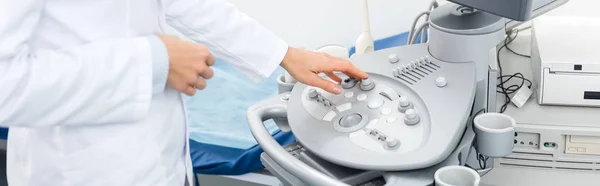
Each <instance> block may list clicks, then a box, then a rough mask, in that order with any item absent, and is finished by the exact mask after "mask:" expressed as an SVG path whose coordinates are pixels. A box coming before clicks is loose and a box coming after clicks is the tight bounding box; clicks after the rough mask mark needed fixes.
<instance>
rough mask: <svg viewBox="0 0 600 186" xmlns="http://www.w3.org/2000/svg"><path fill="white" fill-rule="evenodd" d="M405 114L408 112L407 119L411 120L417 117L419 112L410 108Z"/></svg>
mask: <svg viewBox="0 0 600 186" xmlns="http://www.w3.org/2000/svg"><path fill="white" fill-rule="evenodd" d="M404 114H406V119H409V120H412V119H415V118H417V112H415V110H414V109H408V110H406V112H405V113H404Z"/></svg>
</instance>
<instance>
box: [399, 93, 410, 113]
mask: <svg viewBox="0 0 600 186" xmlns="http://www.w3.org/2000/svg"><path fill="white" fill-rule="evenodd" d="M398 101H399V103H398V111H400V112H405V111H406V110H408V109H410V108H412V104H411V103H410V101H408V98H407V97H406V96H400V98H399V99H398Z"/></svg>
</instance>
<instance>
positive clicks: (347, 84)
mask: <svg viewBox="0 0 600 186" xmlns="http://www.w3.org/2000/svg"><path fill="white" fill-rule="evenodd" d="M354 85H356V80H355V79H352V78H348V79H344V81H342V88H344V89H350V88H352V87H354Z"/></svg>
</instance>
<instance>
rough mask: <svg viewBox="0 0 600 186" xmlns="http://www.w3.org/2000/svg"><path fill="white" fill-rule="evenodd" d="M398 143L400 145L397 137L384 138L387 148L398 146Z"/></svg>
mask: <svg viewBox="0 0 600 186" xmlns="http://www.w3.org/2000/svg"><path fill="white" fill-rule="evenodd" d="M398 145H400V141H398V140H397V139H392V138H388V139H386V140H385V146H387V147H388V148H395V147H398Z"/></svg>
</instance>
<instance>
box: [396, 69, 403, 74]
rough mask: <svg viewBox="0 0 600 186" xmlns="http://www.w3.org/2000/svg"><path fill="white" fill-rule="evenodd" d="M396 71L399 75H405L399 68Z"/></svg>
mask: <svg viewBox="0 0 600 186" xmlns="http://www.w3.org/2000/svg"><path fill="white" fill-rule="evenodd" d="M396 69H397V70H398V75H402V74H404V71H403V70H402V68H400V67H398V68H396Z"/></svg>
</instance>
